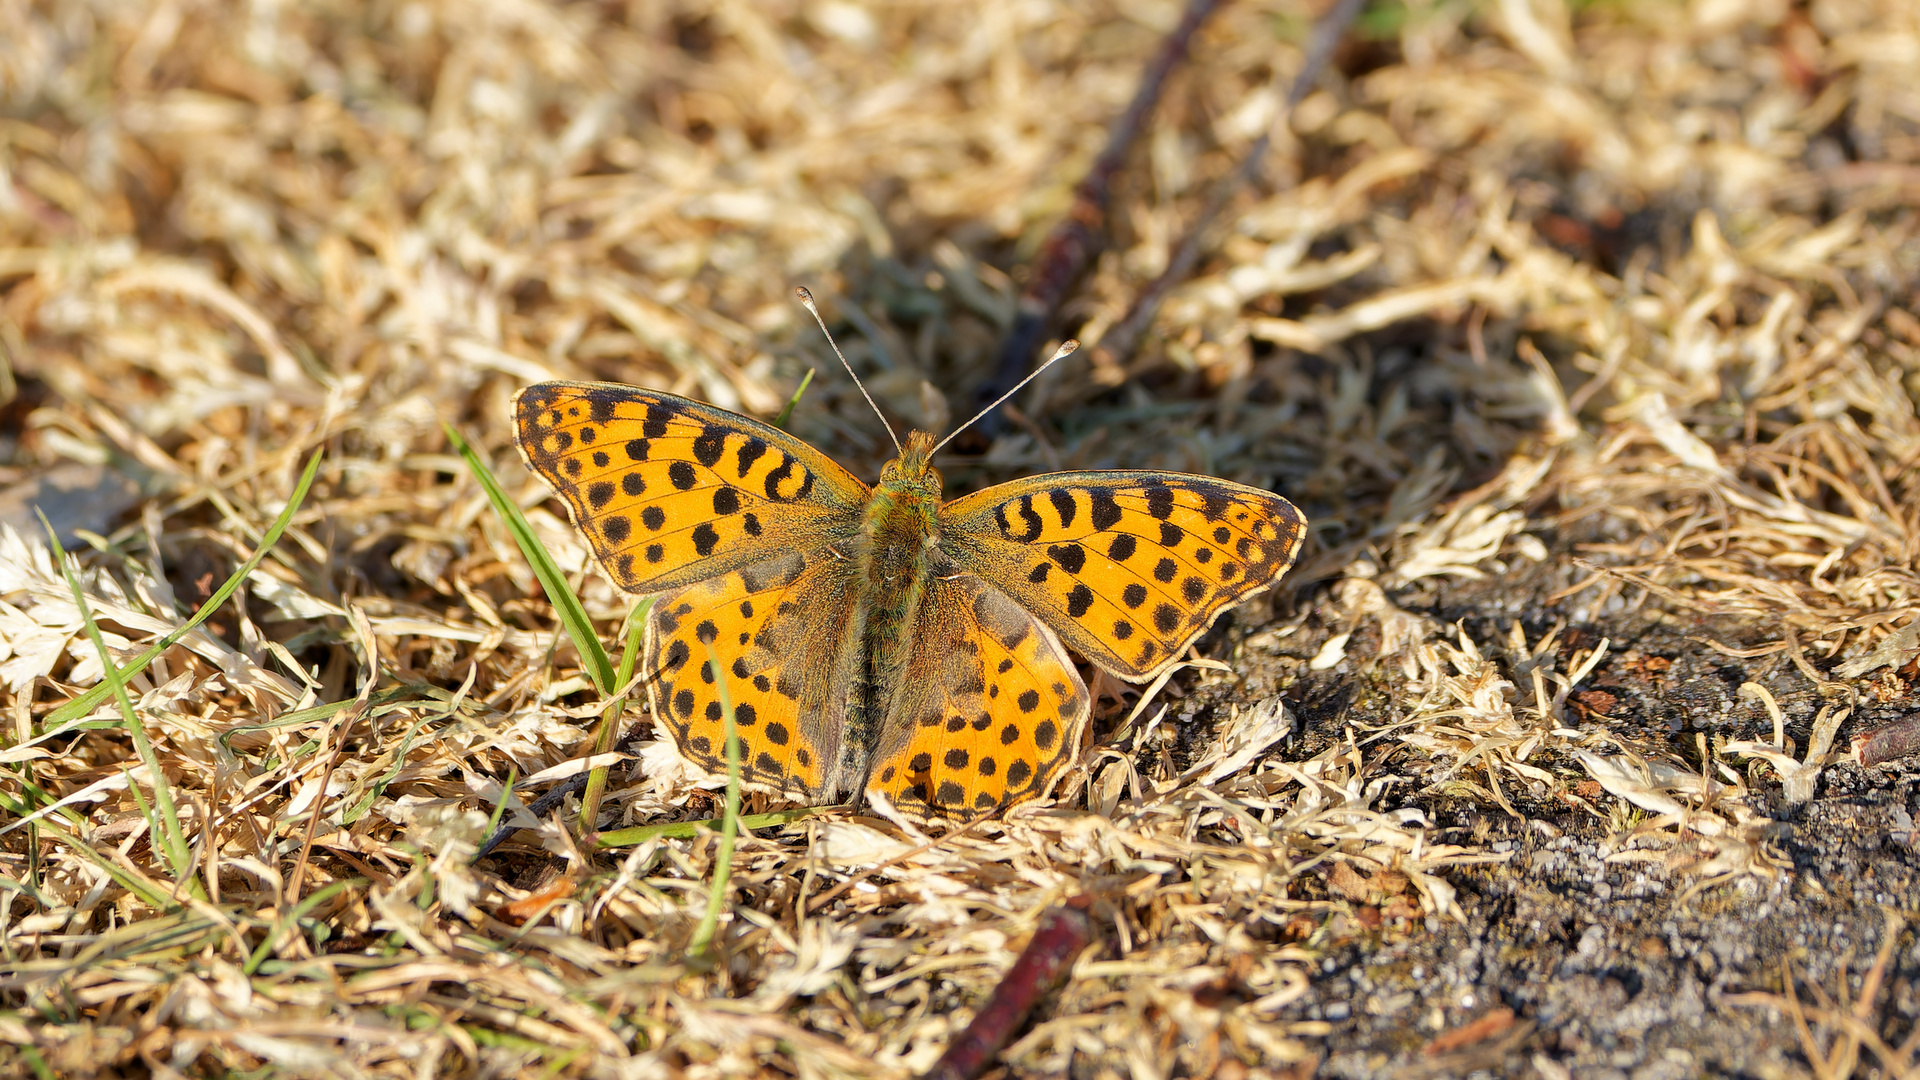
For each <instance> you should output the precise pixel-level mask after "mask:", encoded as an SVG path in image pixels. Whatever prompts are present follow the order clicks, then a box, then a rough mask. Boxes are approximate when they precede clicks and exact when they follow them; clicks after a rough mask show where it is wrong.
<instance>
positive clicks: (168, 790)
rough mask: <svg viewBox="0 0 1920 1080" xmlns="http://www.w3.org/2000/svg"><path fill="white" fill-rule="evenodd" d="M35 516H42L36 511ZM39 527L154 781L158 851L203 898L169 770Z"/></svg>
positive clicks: (78, 591) (55, 544)
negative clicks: (195, 878) (163, 765)
mask: <svg viewBox="0 0 1920 1080" xmlns="http://www.w3.org/2000/svg"><path fill="white" fill-rule="evenodd" d="M35 513H39V511H38V509H37V508H36V510H35ZM40 524H41V525H42V526H44V527H45V528H46V530H47V543H48V544H49V545H50V546H51V548H52V550H53V551H55V552H56V553H57V554H56V555H55V556H54V561H55V562H57V563H59V564H60V573H61V575H62V576H63V577H65V578H66V579H67V588H68V589H69V590H70V591H72V593H73V603H74V606H75V607H77V608H78V609H79V610H80V623H81V625H82V626H84V627H86V631H87V640H89V641H91V642H92V643H93V650H94V652H96V653H98V654H99V656H100V668H101V676H102V681H103V682H105V683H106V684H107V687H108V689H109V691H110V692H111V693H112V694H113V699H114V701H115V702H116V703H117V704H118V705H119V706H120V719H121V720H122V721H123V722H124V723H125V724H126V728H127V734H128V735H129V736H130V737H131V738H132V739H133V749H134V753H136V754H138V755H140V760H141V761H142V762H144V763H146V766H147V773H148V775H149V776H150V777H151V778H152V782H153V801H154V808H155V810H157V811H158V813H159V818H160V820H159V821H158V822H155V821H154V820H153V818H152V817H151V816H149V817H148V819H147V823H148V826H149V827H150V828H151V827H153V826H154V825H158V826H159V828H158V829H157V830H156V831H155V833H154V836H155V838H156V839H157V840H158V841H159V845H158V846H159V848H160V850H163V851H165V852H166V856H167V863H168V864H169V866H170V868H171V869H172V870H173V876H174V878H175V880H176V882H177V883H178V884H179V885H180V886H181V887H184V888H186V889H188V890H190V891H191V892H192V893H193V894H194V895H196V896H199V895H202V894H201V892H200V888H199V885H198V884H197V883H196V882H195V881H193V880H192V879H191V877H190V875H191V874H192V872H193V849H192V848H191V847H189V846H188V844H187V836H186V833H185V832H184V831H183V830H182V829H181V828H180V811H179V808H178V807H176V806H175V805H174V802H173V787H172V785H170V784H168V783H167V774H166V771H165V770H163V769H162V768H161V767H160V755H159V754H157V753H155V752H154V749H153V743H152V742H151V741H150V740H148V738H147V728H146V725H145V724H144V723H142V722H141V720H140V714H139V713H138V712H137V711H135V710H134V707H133V699H132V698H130V697H128V696H127V684H126V679H125V677H124V676H123V675H122V674H121V671H120V667H119V665H118V664H116V663H114V660H113V654H112V653H110V652H108V651H107V641H106V639H105V638H104V637H101V636H100V624H99V623H98V622H96V621H95V620H94V617H93V606H92V605H91V604H88V603H87V594H86V590H84V589H82V588H81V587H80V575H78V574H76V573H74V569H73V563H72V562H71V561H69V560H68V559H67V556H66V553H65V552H63V551H61V548H60V534H59V533H56V532H54V530H53V523H52V522H51V521H48V520H47V515H45V514H40ZM127 789H128V790H129V791H131V792H133V795H134V798H135V799H136V800H138V799H139V797H140V790H139V788H138V787H137V786H136V785H135V784H134V783H133V782H132V780H131V779H129V780H128V782H127Z"/></svg>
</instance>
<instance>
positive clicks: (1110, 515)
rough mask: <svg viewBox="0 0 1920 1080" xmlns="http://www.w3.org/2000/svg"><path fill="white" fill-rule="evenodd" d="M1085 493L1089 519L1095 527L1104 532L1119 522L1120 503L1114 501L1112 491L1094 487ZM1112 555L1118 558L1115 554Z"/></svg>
mask: <svg viewBox="0 0 1920 1080" xmlns="http://www.w3.org/2000/svg"><path fill="white" fill-rule="evenodd" d="M1087 495H1088V500H1087V501H1088V503H1089V504H1090V510H1091V513H1090V515H1089V520H1091V521H1092V522H1093V527H1094V528H1095V529H1098V530H1099V531H1101V532H1106V531H1107V530H1108V529H1111V528H1113V527H1114V526H1115V525H1118V524H1119V523H1120V517H1121V513H1120V504H1119V503H1117V502H1115V501H1114V499H1113V492H1111V491H1107V490H1105V489H1102V488H1095V489H1094V490H1092V491H1090V492H1088V493H1087ZM1114 557H1115V558H1119V556H1117V555H1116V556H1114Z"/></svg>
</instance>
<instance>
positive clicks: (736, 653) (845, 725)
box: [514, 353, 1306, 820]
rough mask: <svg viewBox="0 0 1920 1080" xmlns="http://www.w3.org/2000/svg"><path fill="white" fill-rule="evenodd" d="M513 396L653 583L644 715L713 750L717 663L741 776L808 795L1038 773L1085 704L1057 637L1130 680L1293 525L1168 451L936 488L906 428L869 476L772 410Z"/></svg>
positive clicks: (563, 393) (607, 537)
mask: <svg viewBox="0 0 1920 1080" xmlns="http://www.w3.org/2000/svg"><path fill="white" fill-rule="evenodd" d="M1062 355H1064V353H1063V354H1062ZM514 409H515V413H514V434H515V441H516V442H517V444H518V445H519V447H520V451H521V454H522V455H523V456H524V457H525V459H526V462H527V465H528V466H529V467H530V468H532V469H533V471H534V472H536V473H538V474H540V476H541V477H542V478H543V479H544V480H546V482H547V483H548V484H549V485H550V486H551V487H552V488H553V490H554V491H555V493H557V494H558V495H559V496H560V498H561V500H562V501H563V502H565V503H566V505H567V509H568V511H569V513H570V514H571V515H572V517H573V522H574V525H575V526H576V527H577V528H579V529H580V531H581V532H582V533H584V534H585V535H586V538H587V541H588V543H589V544H590V545H592V548H593V552H594V555H595V556H596V557H597V558H598V560H599V562H600V565H601V567H602V568H604V569H605V571H606V573H607V575H608V576H609V577H611V578H612V579H613V581H614V583H615V584H616V585H618V586H619V587H620V588H622V589H624V590H626V591H627V592H630V593H634V594H640V595H646V594H652V595H654V596H656V597H657V600H656V603H655V605H654V607H653V610H652V613H651V615H650V616H649V623H648V626H647V634H646V647H645V653H644V662H645V668H644V670H646V671H648V672H650V673H656V677H655V678H654V679H653V680H652V682H651V684H650V696H651V700H652V705H653V713H654V717H655V719H656V722H657V723H658V724H659V725H661V727H662V729H663V730H664V731H666V732H667V733H668V734H670V735H671V736H672V738H673V740H674V743H675V744H676V745H677V746H678V747H679V749H680V752H681V753H682V755H684V756H685V757H687V758H689V759H691V760H692V761H694V762H696V763H698V764H699V765H701V766H703V767H705V768H707V769H711V770H716V771H724V770H725V768H726V765H725V727H724V720H723V710H722V708H721V704H720V694H719V690H718V684H719V682H720V681H721V680H726V682H727V690H728V696H729V698H730V700H731V701H732V702H733V703H734V719H735V726H736V730H737V731H738V734H739V738H740V740H741V748H742V753H741V779H742V781H743V782H744V783H745V784H747V785H749V786H752V787H755V788H759V789H761V790H765V791H770V792H774V793H776V794H779V795H782V796H786V797H788V798H792V799H795V800H800V801H804V802H807V803H823V802H835V801H839V800H841V799H842V798H844V797H848V796H853V795H858V794H860V793H862V792H866V791H874V790H878V791H880V792H881V793H883V794H884V795H885V796H886V797H887V798H888V799H889V800H890V801H891V802H892V803H893V804H894V805H895V806H896V807H898V808H899V809H900V810H901V811H903V812H905V813H907V814H908V815H910V816H912V817H915V818H919V819H922V820H924V819H926V818H929V817H936V816H945V817H960V818H964V817H971V816H973V815H975V814H978V813H981V812H984V811H989V810H993V809H995V808H998V807H1001V806H1006V805H1008V804H1010V803H1013V802H1017V801H1020V800H1022V799H1027V798H1032V797H1034V796H1037V795H1042V794H1044V793H1045V792H1046V791H1047V790H1048V789H1049V788H1050V786H1051V785H1052V783H1053V782H1054V781H1055V780H1056V779H1057V778H1058V777H1059V775H1060V773H1061V766H1062V765H1063V764H1064V763H1066V762H1068V761H1070V760H1072V758H1073V756H1074V754H1075V753H1076V751H1077V748H1078V745H1079V741H1080V737H1081V732H1082V729H1083V728H1084V727H1085V724H1086V719H1087V714H1088V707H1089V697H1088V693H1087V688H1086V685H1085V684H1084V683H1083V682H1082V681H1081V679H1080V675H1079V673H1078V672H1077V671H1076V670H1075V669H1074V665H1073V663H1072V661H1071V660H1070V659H1069V658H1068V653H1067V647H1070V648H1072V649H1073V650H1075V651H1077V652H1079V653H1080V654H1081V655H1083V656H1085V657H1086V658H1087V659H1089V660H1091V661H1093V662H1094V663H1095V664H1098V665H1099V666H1100V667H1102V668H1105V669H1106V670H1108V671H1110V672H1112V673H1114V674H1115V675H1118V676H1120V677H1122V678H1125V679H1130V680H1134V681H1144V680H1147V679H1151V678H1153V677H1154V676H1156V675H1158V674H1159V673H1160V672H1162V671H1164V670H1165V669H1166V668H1167V667H1168V666H1169V665H1171V664H1172V663H1173V662H1174V661H1175V659H1176V658H1177V657H1178V656H1179V654H1180V653H1181V651H1182V650H1184V649H1185V648H1186V647H1187V646H1188V645H1190V644H1192V643H1193V641H1194V640H1195V639H1196V638H1198V637H1199V636H1200V635H1201V634H1202V633H1204V632H1205V631H1206V629H1207V628H1208V627H1209V626H1210V625H1212V623H1213V621H1214V620H1215V619H1216V618H1218V617H1219V616H1220V614H1221V613H1222V612H1224V611H1226V610H1227V609H1228V608H1231V607H1233V606H1235V605H1236V604H1240V603H1242V602H1244V601H1246V600H1247V599H1248V598H1250V597H1253V596H1256V595H1258V594H1260V593H1262V592H1265V591H1266V590H1267V589H1269V588H1271V587H1272V586H1273V584H1274V582H1275V581H1276V580H1278V579H1279V577H1280V575H1281V574H1283V573H1285V572H1286V570H1287V568H1288V567H1289V566H1291V565H1293V561H1294V558H1295V556H1296V555H1297V553H1298V552H1299V549H1300V541H1301V538H1302V537H1303V536H1304V535H1305V532H1306V519H1305V518H1303V517H1302V516H1301V514H1300V512H1299V511H1298V510H1296V509H1295V508H1294V506H1293V504H1291V503H1289V502H1288V501H1287V500H1285V499H1283V498H1281V497H1280V496H1278V495H1274V494H1272V493H1270V492H1266V491H1261V490H1259V489H1257V488H1251V487H1246V486H1244V485H1241V484H1234V483H1229V482H1228V481H1225V480H1216V479H1213V478H1211V477H1205V476H1193V475H1189V474H1186V473H1169V472H1119V471H1112V472H1064V473H1052V474H1049V475H1046V476H1035V477H1030V478H1027V479H1024V480H1015V481H1013V482H1011V483H1007V484H1002V485H1000V486H998V487H992V488H988V489H987V490H985V491H980V492H976V493H974V494H972V495H968V496H965V497H963V498H959V499H956V500H954V501H952V502H946V503H943V502H942V501H941V487H942V480H941V477H940V473H939V472H938V471H937V470H935V469H934V468H933V466H932V464H931V462H930V458H931V456H932V453H933V451H934V450H935V449H936V447H935V444H934V441H933V438H932V436H930V435H927V434H926V433H924V432H914V433H912V434H911V435H909V436H908V438H907V440H906V444H905V446H904V447H903V448H902V449H901V451H900V456H899V457H898V458H897V459H895V460H894V461H892V462H891V463H889V464H888V465H887V466H886V467H885V468H884V469H882V470H881V473H880V482H879V484H878V485H877V486H875V487H873V488H869V487H867V485H865V484H863V483H861V482H860V481H859V480H857V479H855V478H854V477H853V475H852V474H850V473H848V472H847V471H846V470H845V469H843V468H841V467H840V466H839V465H837V464H835V463H834V462H833V461H832V460H831V459H830V458H828V457H827V456H826V455H824V454H822V453H821V452H820V451H818V450H816V449H814V448H813V447H811V446H808V445H807V444H806V443H804V442H801V441H800V440H799V439H796V438H794V437H793V436H792V435H789V434H787V433H786V432H784V431H781V430H779V429H778V428H774V427H770V426H768V425H766V424H763V423H760V422H759V421H757V420H751V419H748V418H747V417H744V416H738V415H735V414H733V413H730V412H726V411H724V410H722V409H717V408H715V407H713V406H711V405H706V404H702V403H700V402H698V401H691V400H688V399H687V398H683V397H677V396H675V395H673V394H665V393H660V392H658V391H652V390H642V389H638V388H636V387H631V386H620V385H614V384H607V383H574V382H548V383H540V384H538V385H536V386H530V387H528V388H526V389H525V390H522V391H521V392H520V393H519V395H518V396H517V397H516V398H515V401H514ZM1063 644H1064V646H1065V647H1063ZM709 646H711V648H712V650H713V654H714V655H716V656H717V657H719V661H720V662H719V667H718V669H716V667H715V665H714V664H713V663H712V662H710V661H709V660H708V659H707V657H708V655H709V654H708V648H709Z"/></svg>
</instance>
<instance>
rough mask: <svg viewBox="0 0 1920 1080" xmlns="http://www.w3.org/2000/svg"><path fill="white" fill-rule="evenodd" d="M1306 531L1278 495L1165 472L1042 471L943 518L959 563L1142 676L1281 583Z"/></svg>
mask: <svg viewBox="0 0 1920 1080" xmlns="http://www.w3.org/2000/svg"><path fill="white" fill-rule="evenodd" d="M1306 524H1307V523H1306V519H1305V518H1304V517H1302V516H1301V514H1300V512H1299V511H1298V510H1296V509H1294V506H1293V504H1292V503H1290V502H1288V501H1287V500H1285V499H1283V498H1281V497H1280V496H1278V495H1275V494H1273V493H1272V492H1269V491H1262V490H1260V489H1258V488H1252V487H1247V486H1245V485H1243V484H1235V483H1231V482H1229V481H1226V480H1216V479H1214V478H1212V477H1206V476H1193V475H1189V474H1186V473H1160V472H1080V473H1053V474H1050V475H1046V476H1035V477H1029V478H1027V479H1024V480H1015V481H1013V482H1011V483H1006V484H1001V485H1000V486H998V487H992V488H988V489H987V490H985V491H980V492H976V493H974V494H972V495H968V496H966V497H964V498H960V499H956V500H954V501H953V502H951V503H948V504H947V505H946V506H944V507H942V508H941V516H940V528H941V535H942V544H941V546H942V549H943V550H945V551H946V552H947V554H948V556H949V557H950V558H951V559H952V560H953V562H954V564H955V566H956V567H957V568H958V569H961V570H964V571H968V572H971V573H974V574H977V575H979V576H980V577H982V578H984V579H986V580H987V581H990V582H992V583H993V584H994V585H996V586H998V587H999V588H1000V589H1001V590H1002V591H1004V592H1005V593H1006V594H1007V595H1008V596H1010V597H1012V598H1013V599H1014V600H1015V601H1016V602H1018V603H1019V604H1020V605H1021V606H1022V607H1024V608H1026V609H1027V610H1029V611H1031V612H1033V613H1034V614H1035V615H1037V616H1039V617H1040V618H1041V619H1042V620H1043V621H1044V622H1045V623H1046V624H1047V625H1048V626H1050V627H1052V628H1053V630H1054V632H1056V633H1057V634H1059V635H1060V638H1061V640H1063V641H1065V642H1066V643H1067V644H1068V645H1069V646H1071V647H1072V648H1073V649H1075V650H1076V651H1078V652H1079V653H1080V654H1081V655H1083V656H1085V657H1087V658H1088V659H1089V660H1092V661H1093V662H1095V663H1097V664H1099V665H1100V666H1101V667H1103V668H1106V669H1107V670H1109V671H1112V672H1114V673H1115V674H1118V675H1120V676H1122V677H1125V678H1129V679H1146V678H1151V677H1152V676H1154V675H1157V674H1159V673H1160V672H1161V671H1163V670H1165V669H1166V667H1167V666H1168V665H1169V664H1171V663H1173V662H1174V660H1175V659H1176V658H1177V657H1178V656H1179V654H1180V653H1181V652H1182V651H1183V650H1185V649H1186V647H1187V646H1188V645H1190V644H1192V643H1193V642H1194V640H1195V639H1197V638H1198V637H1199V636H1200V635H1201V634H1203V633H1205V632H1206V630H1207V628H1208V627H1209V626H1211V625H1212V624H1213V621H1214V620H1215V619H1216V618H1218V617H1219V616H1220V613H1221V612H1223V611H1226V610H1227V609H1229V608H1232V607H1234V606H1235V605H1237V604H1241V603H1244V602H1245V601H1247V600H1248V599H1250V598H1252V597H1254V596H1257V595H1258V594H1260V593H1263V592H1265V591H1267V590H1268V589H1269V588H1272V586H1273V583H1274V582H1275V581H1276V580H1278V579H1279V577H1280V575H1281V574H1284V573H1286V571H1287V568H1288V567H1290V566H1292V565H1293V561H1294V559H1295V557H1296V556H1297V555H1298V554H1299V551H1300V541H1301V539H1302V538H1303V537H1304V536H1305V535H1306Z"/></svg>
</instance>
